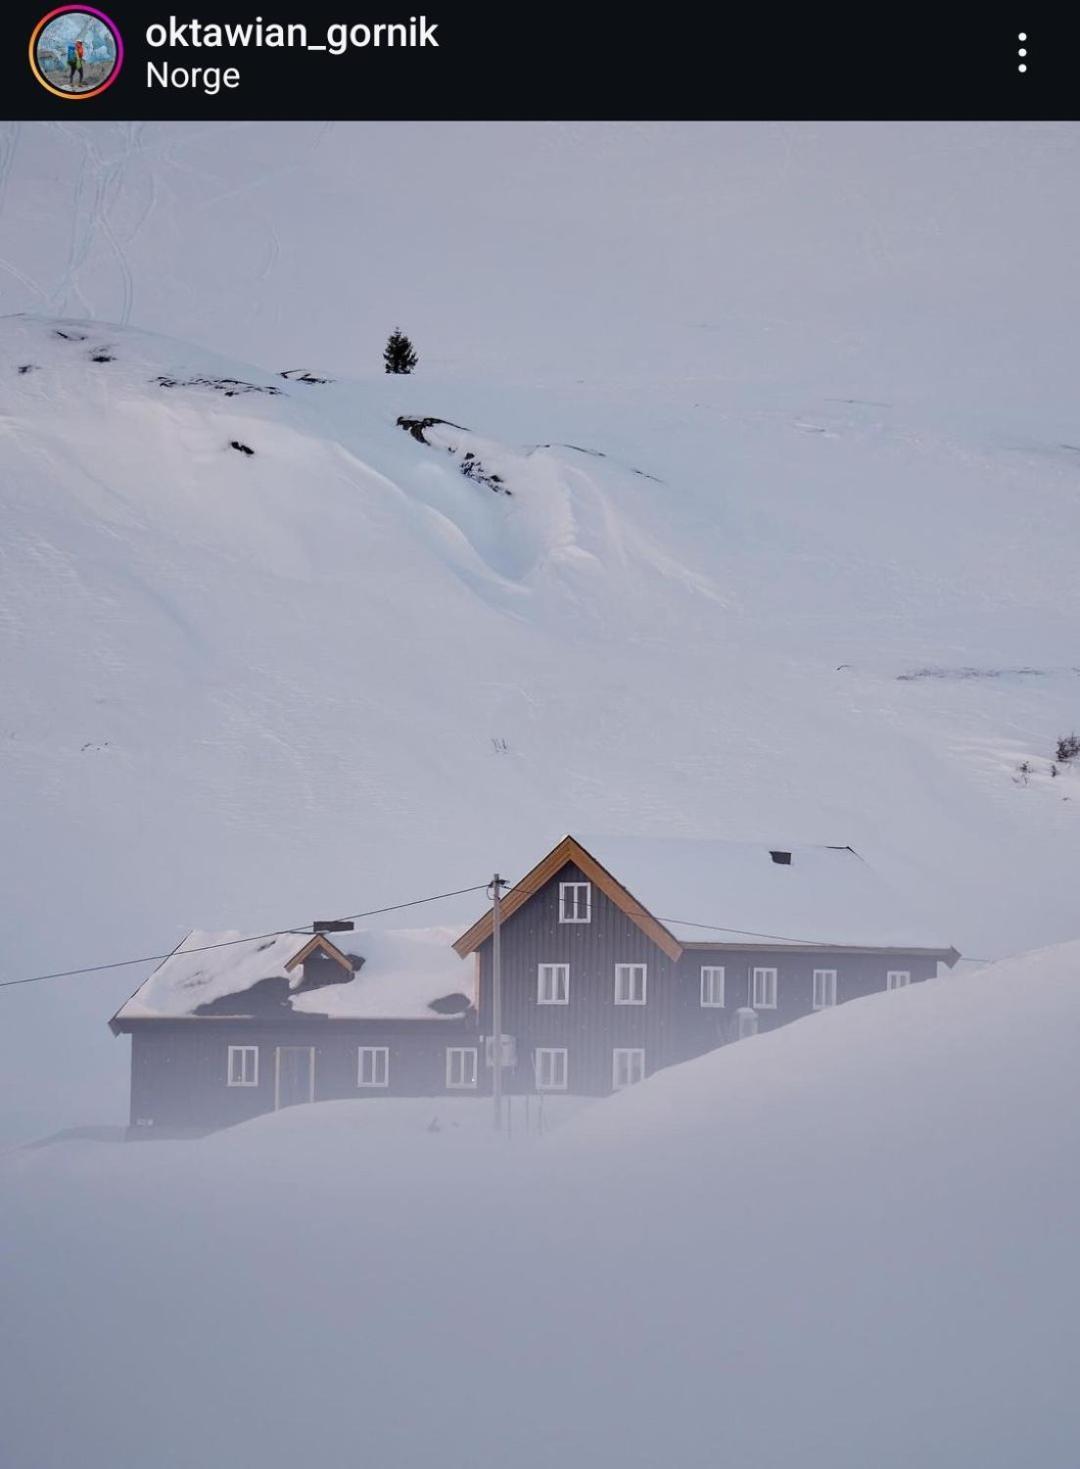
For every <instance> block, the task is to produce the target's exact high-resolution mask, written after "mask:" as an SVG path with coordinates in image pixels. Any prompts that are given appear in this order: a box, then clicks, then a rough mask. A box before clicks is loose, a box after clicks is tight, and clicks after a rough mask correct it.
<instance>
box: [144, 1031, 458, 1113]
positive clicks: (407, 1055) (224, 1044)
mask: <svg viewBox="0 0 1080 1469" xmlns="http://www.w3.org/2000/svg"><path fill="white" fill-rule="evenodd" d="M331 1026H332V1029H331V1028H330V1027H331ZM131 1039H132V1048H131V1123H132V1126H133V1127H135V1128H137V1129H139V1130H140V1131H141V1130H142V1128H143V1127H146V1128H147V1131H148V1132H150V1131H152V1129H153V1128H157V1129H161V1130H166V1131H167V1130H170V1129H183V1128H191V1129H196V1130H197V1129H209V1128H215V1127H228V1126H231V1125H232V1124H233V1123H236V1122H244V1121H246V1120H247V1119H248V1118H250V1117H257V1116H259V1115H260V1113H263V1112H270V1111H272V1110H273V1108H274V1074H275V1052H276V1048H277V1047H278V1046H301V1047H306V1046H312V1047H314V1050H315V1100H316V1101H332V1100H337V1099H340V1098H345V1097H357V1098H364V1097H378V1096H410V1097H414V1096H441V1095H443V1094H445V1092H446V1050H447V1047H448V1046H478V1045H479V1041H478V1037H477V1034H476V1030H475V1023H474V1022H473V1023H469V1022H461V1021H447V1022H445V1024H440V1025H438V1026H429V1025H427V1024H426V1023H425V1024H423V1025H421V1026H418V1027H415V1028H413V1029H407V1028H404V1027H402V1026H400V1025H396V1026H395V1025H390V1024H385V1025H381V1026H380V1025H376V1024H375V1023H367V1024H364V1025H363V1026H356V1027H353V1026H350V1025H348V1024H347V1023H346V1024H341V1023H339V1022H329V1023H324V1024H321V1025H319V1024H315V1025H313V1024H310V1023H304V1022H287V1023H285V1024H281V1023H278V1024H267V1023H265V1022H256V1021H244V1020H191V1021H176V1022H169V1021H155V1022H150V1023H148V1024H147V1025H145V1026H143V1027H140V1028H138V1029H135V1030H134V1031H133V1034H132V1038H131ZM361 1045H365V1046H386V1047H387V1049H388V1050H389V1053H390V1055H389V1085H388V1086H386V1087H370V1088H369V1087H359V1086H358V1085H357V1060H358V1056H357V1053H358V1048H359V1047H360V1046H361ZM230 1046H257V1047H258V1048H259V1074H258V1085H257V1086H253V1087H246V1086H243V1087H241V1086H229V1085H228V1069H227V1068H228V1050H229V1047H230ZM480 1059H481V1060H482V1057H481V1058H480ZM480 1072H481V1074H480V1083H481V1086H483V1084H484V1080H485V1078H484V1075H483V1068H482V1067H481V1068H480Z"/></svg>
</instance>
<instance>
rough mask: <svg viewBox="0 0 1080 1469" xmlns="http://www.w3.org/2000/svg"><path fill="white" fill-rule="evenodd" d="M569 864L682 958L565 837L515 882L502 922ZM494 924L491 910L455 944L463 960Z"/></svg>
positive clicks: (663, 932)
mask: <svg viewBox="0 0 1080 1469" xmlns="http://www.w3.org/2000/svg"><path fill="white" fill-rule="evenodd" d="M568 862H572V863H573V864H574V865H575V866H576V867H579V868H580V869H581V871H582V872H583V873H584V874H585V876H586V877H587V878H588V879H589V881H590V882H591V883H593V885H594V886H595V887H598V888H599V889H600V891H601V892H602V893H604V894H605V895H606V896H607V897H609V898H610V899H611V901H612V902H613V903H614V904H615V906H616V908H619V909H621V910H622V912H623V913H625V914H626V916H627V918H629V919H630V921H631V922H632V923H635V924H636V925H637V926H638V928H640V929H641V931H642V933H644V934H645V935H646V937H648V938H650V939H652V941H653V943H654V944H656V946H657V947H658V948H660V949H662V950H663V951H664V953H665V954H666V955H667V956H668V958H669V959H677V958H678V957H679V955H680V954H681V953H682V945H681V944H680V943H679V942H678V940H677V939H676V938H675V937H674V936H673V935H672V934H671V933H670V932H669V931H668V929H666V928H665V927H664V925H663V924H662V923H659V922H658V921H657V920H656V919H655V918H654V917H653V916H652V914H651V913H650V912H649V911H648V910H647V909H646V908H645V906H644V904H642V903H640V902H638V900H637V898H636V897H635V896H634V895H633V894H632V893H631V892H630V891H629V890H628V889H627V888H625V887H623V885H622V883H621V882H619V881H618V880H617V879H616V878H615V877H613V876H612V874H611V873H610V872H609V871H608V870H607V868H606V867H603V866H601V864H600V863H599V862H598V861H597V860H596V858H595V857H594V856H593V855H592V853H591V852H588V851H586V849H585V848H584V847H583V846H582V845H581V843H580V842H578V841H576V840H575V839H574V838H573V837H571V836H567V837H563V839H562V841H561V842H560V843H559V844H558V846H557V847H553V848H552V849H551V851H550V852H549V853H548V854H547V856H546V857H544V858H543V859H542V860H541V861H539V862H538V863H537V864H536V866H535V867H534V868H533V869H532V871H531V872H527V873H526V874H525V876H524V877H523V878H522V879H521V881H520V882H518V883H515V885H514V886H513V887H512V888H511V889H510V891H509V892H508V893H507V894H506V897H505V898H504V899H503V900H502V904H501V910H502V913H501V916H502V918H503V920H504V921H505V920H506V919H507V918H510V917H511V916H512V915H513V914H514V913H516V912H517V910H518V909H519V908H520V907H522V906H523V905H524V904H525V903H527V902H528V901H529V899H530V898H531V897H532V895H533V894H534V893H535V892H536V891H537V890H538V889H539V888H542V887H543V886H544V885H545V883H548V882H550V881H551V879H552V878H553V877H554V876H555V875H556V874H557V873H559V872H561V871H562V869H563V868H564V867H565V866H566V865H567V863H568ZM493 924H494V916H493V910H492V909H490V908H489V909H488V911H487V912H486V913H485V914H484V916H483V917H482V918H480V919H478V920H477V921H476V923H474V924H473V926H472V928H470V929H469V930H468V932H467V933H463V934H462V935H461V937H460V938H459V939H458V940H457V942H456V943H455V944H454V948H455V949H456V950H457V952H458V953H459V954H460V955H461V957H462V958H463V959H464V957H465V955H466V954H471V953H472V952H473V950H474V949H478V948H479V947H480V945H481V944H482V943H483V942H484V941H485V939H488V938H490V937H491V930H492V927H493Z"/></svg>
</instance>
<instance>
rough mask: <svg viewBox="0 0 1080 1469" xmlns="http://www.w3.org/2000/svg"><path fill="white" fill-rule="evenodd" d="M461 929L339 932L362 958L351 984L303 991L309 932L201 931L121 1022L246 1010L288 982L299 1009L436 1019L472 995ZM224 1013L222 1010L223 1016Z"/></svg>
mask: <svg viewBox="0 0 1080 1469" xmlns="http://www.w3.org/2000/svg"><path fill="white" fill-rule="evenodd" d="M453 937H454V930H452V929H446V928H426V929H394V930H390V929H374V930H363V931H360V932H356V933H348V934H345V935H339V936H338V938H339V940H340V942H338V943H333V942H331V947H332V948H336V949H337V950H338V951H339V952H341V953H343V954H345V955H357V956H360V957H362V958H363V961H364V962H363V964H362V966H361V967H360V968H359V969H358V970H357V972H356V973H355V974H354V975H353V977H352V979H348V980H346V981H345V982H344V983H341V984H327V985H321V986H320V987H319V988H317V989H309V990H300V985H301V984H302V983H303V978H304V974H303V967H302V966H301V965H299V964H296V963H295V961H296V958H297V956H298V955H299V954H300V953H301V952H302V951H303V949H304V948H305V947H306V946H307V945H309V944H310V943H311V935H310V934H296V933H288V934H278V935H275V936H273V937H270V938H266V937H262V936H255V937H248V936H245V935H244V934H241V933H237V932H235V931H231V932H225V933H208V932H203V931H201V930H195V931H193V932H192V933H189V934H188V936H187V938H185V939H184V941H183V943H182V944H180V946H179V947H178V948H177V949H176V950H175V951H174V952H173V953H172V954H170V955H169V957H168V958H167V959H165V960H164V961H163V962H162V963H161V964H160V965H159V966H158V967H157V969H155V970H154V972H153V974H151V975H150V977H149V978H148V979H147V980H146V981H145V982H144V983H143V984H142V985H141V986H140V987H139V989H138V990H136V992H135V994H134V995H132V997H131V999H130V1000H128V1001H127V1003H126V1004H124V1005H123V1006H121V1008H120V1010H119V1011H118V1012H117V1014H116V1016H115V1019H116V1020H117V1021H123V1020H150V1019H168V1018H170V1017H172V1018H180V1017H183V1016H188V1015H193V1014H195V1012H196V1011H197V1010H198V1009H199V1008H200V1007H201V1006H205V1005H209V1004H212V1003H214V1002H215V1001H221V1000H225V999H227V998H228V997H229V996H233V995H235V996H236V997H237V1006H236V1012H235V1013H237V1014H244V1013H246V1012H245V1010H244V1004H243V996H244V994H245V993H246V992H247V991H248V990H250V989H251V987H252V986H253V985H256V984H258V983H260V981H262V980H268V979H283V980H286V981H287V982H288V987H289V992H290V993H289V1003H290V1005H291V1008H292V1009H293V1011H294V1012H296V1013H298V1014H304V1015H328V1016H332V1017H334V1018H337V1019H356V1020H421V1019H423V1020H437V1019H440V1018H443V1017H441V1016H440V1013H439V1012H438V1011H435V1010H432V1009H431V1004H432V1002H433V1001H437V1000H441V999H445V998H446V997H448V996H450V995H456V994H463V995H465V996H467V997H468V998H469V999H470V1000H473V999H474V996H473V967H472V965H470V964H463V963H462V961H461V960H460V959H459V958H458V957H457V955H456V954H455V953H454V950H453V949H452V948H451V941H452V939H453ZM219 1013H220V1012H219Z"/></svg>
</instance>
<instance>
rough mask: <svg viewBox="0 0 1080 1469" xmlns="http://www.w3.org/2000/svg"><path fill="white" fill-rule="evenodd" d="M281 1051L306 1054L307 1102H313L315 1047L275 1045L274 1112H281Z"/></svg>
mask: <svg viewBox="0 0 1080 1469" xmlns="http://www.w3.org/2000/svg"><path fill="white" fill-rule="evenodd" d="M282 1051H306V1052H307V1053H308V1101H309V1102H313V1101H314V1100H315V1047H314V1046H289V1045H283V1046H279V1045H275V1047H274V1111H275V1112H280V1111H281V1053H282Z"/></svg>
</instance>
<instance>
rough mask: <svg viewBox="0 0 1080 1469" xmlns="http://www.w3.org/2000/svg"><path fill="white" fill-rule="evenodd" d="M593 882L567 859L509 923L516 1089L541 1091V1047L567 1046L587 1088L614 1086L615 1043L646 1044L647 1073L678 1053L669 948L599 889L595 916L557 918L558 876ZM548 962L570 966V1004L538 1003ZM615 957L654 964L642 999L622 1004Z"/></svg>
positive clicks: (486, 958)
mask: <svg viewBox="0 0 1080 1469" xmlns="http://www.w3.org/2000/svg"><path fill="white" fill-rule="evenodd" d="M585 880H586V879H585V876H584V874H583V873H581V872H580V871H579V870H578V869H577V868H576V867H574V866H573V865H572V864H568V865H567V866H566V867H565V868H563V870H562V871H561V872H560V873H559V874H558V875H557V876H556V877H554V878H553V879H552V880H551V881H550V882H549V883H547V884H546V885H545V886H544V887H543V888H541V889H540V890H539V892H538V893H537V894H536V895H535V896H534V897H533V898H532V899H531V900H530V901H529V902H527V903H526V904H525V905H524V906H523V907H521V908H519V909H518V911H517V912H516V913H515V914H513V916H512V917H511V918H509V919H507V921H506V922H505V923H504V924H503V925H502V974H503V983H502V997H503V1031H504V1033H505V1034H507V1035H512V1036H513V1037H514V1038H515V1040H516V1042H517V1060H518V1064H517V1067H516V1068H515V1069H513V1070H510V1071H508V1073H507V1078H506V1079H507V1086H508V1089H509V1090H511V1091H532V1090H533V1082H534V1078H533V1059H532V1058H533V1052H534V1050H535V1049H536V1048H537V1047H539V1046H556V1047H565V1048H566V1049H567V1051H568V1052H569V1058H568V1077H567V1080H568V1090H569V1091H571V1092H577V1093H579V1094H581V1095H595V1094H600V1095H602V1094H604V1093H606V1092H609V1091H610V1090H611V1077H612V1052H613V1050H614V1049H615V1047H617V1046H618V1047H632V1048H635V1049H636V1048H642V1049H644V1051H645V1070H646V1074H649V1073H651V1072H653V1071H656V1070H658V1069H659V1068H660V1067H662V1066H668V1065H670V1064H671V1062H672V1061H673V1060H675V1059H677V1051H676V1048H675V1028H674V1017H675V1007H676V985H675V966H674V965H673V963H672V961H671V960H670V959H669V958H668V957H667V955H666V954H665V953H664V952H663V950H662V949H659V948H657V946H656V945H655V944H654V943H653V942H652V940H651V939H649V938H647V937H646V936H645V934H644V933H642V931H641V929H640V928H638V926H637V925H636V924H635V923H633V922H631V920H630V919H629V918H627V917H626V915H625V914H624V913H623V912H622V911H621V910H620V909H619V908H616V906H615V904H614V903H612V902H611V901H610V899H609V898H607V897H606V896H605V895H604V894H603V893H601V892H598V891H597V889H596V888H595V887H594V888H593V890H592V921H591V922H589V923H560V922H559V884H560V883H561V882H584V881H585ZM541 964H569V966H570V1000H569V1004H566V1005H540V1004H538V1003H537V970H538V967H539V965H541ZM616 964H644V965H646V966H647V974H648V980H647V988H646V996H647V999H646V1003H645V1004H644V1005H616V1004H615V966H616ZM480 1029H481V1031H482V1032H484V1034H488V1035H490V1034H491V940H490V939H489V940H488V941H487V942H486V943H485V944H484V945H483V946H482V948H481V950H480Z"/></svg>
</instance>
